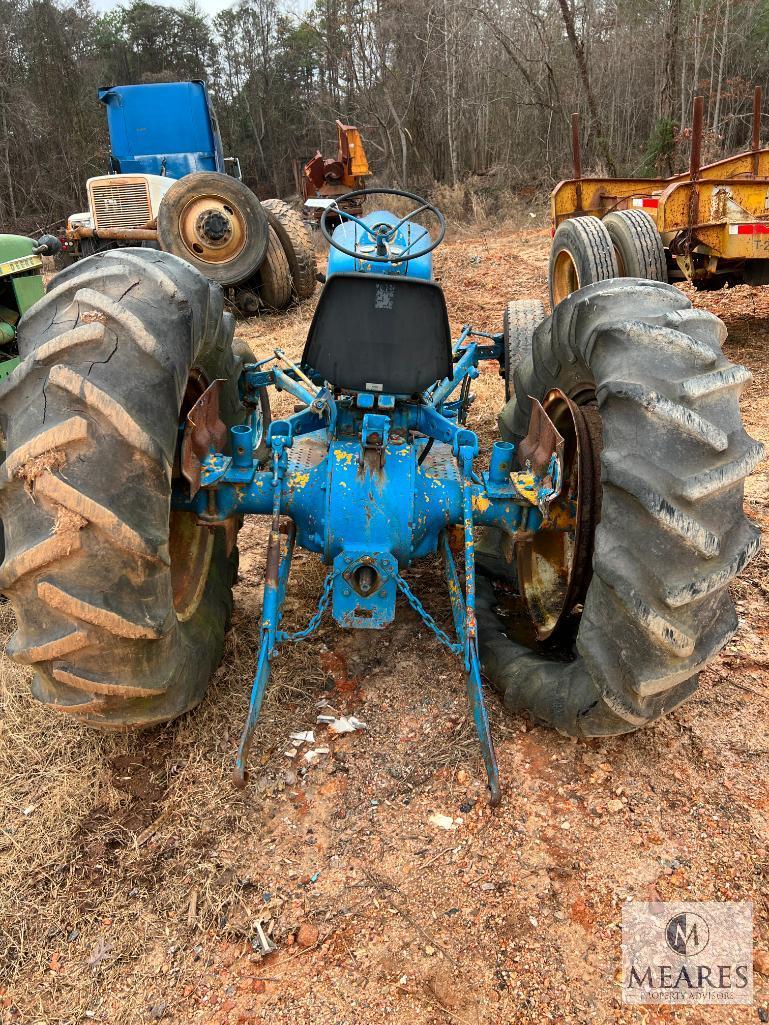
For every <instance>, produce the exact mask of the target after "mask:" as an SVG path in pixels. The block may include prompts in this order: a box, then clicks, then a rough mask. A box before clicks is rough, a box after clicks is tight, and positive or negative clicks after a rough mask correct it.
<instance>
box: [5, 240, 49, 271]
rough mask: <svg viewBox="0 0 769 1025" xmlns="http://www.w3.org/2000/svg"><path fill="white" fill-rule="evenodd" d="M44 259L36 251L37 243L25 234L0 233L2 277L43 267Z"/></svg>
mask: <svg viewBox="0 0 769 1025" xmlns="http://www.w3.org/2000/svg"><path fill="white" fill-rule="evenodd" d="M42 265H43V261H42V260H41V258H40V257H39V256H38V255H37V254H36V253H35V243H34V241H33V240H32V239H31V238H26V237H25V236H24V235H0V277H3V278H5V277H10V276H11V275H13V274H21V273H23V272H26V271H29V270H33V269H34V268H35V267H42Z"/></svg>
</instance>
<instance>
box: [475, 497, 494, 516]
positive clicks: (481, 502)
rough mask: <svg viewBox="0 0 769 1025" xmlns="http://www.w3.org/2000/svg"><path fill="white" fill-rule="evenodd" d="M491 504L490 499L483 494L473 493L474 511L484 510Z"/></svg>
mask: <svg viewBox="0 0 769 1025" xmlns="http://www.w3.org/2000/svg"><path fill="white" fill-rule="evenodd" d="M490 505H491V501H490V500H489V499H488V498H487V497H486V496H485V495H473V509H475V511H476V512H482V513H484V512H486V510H487V509H488V508H489V506H490Z"/></svg>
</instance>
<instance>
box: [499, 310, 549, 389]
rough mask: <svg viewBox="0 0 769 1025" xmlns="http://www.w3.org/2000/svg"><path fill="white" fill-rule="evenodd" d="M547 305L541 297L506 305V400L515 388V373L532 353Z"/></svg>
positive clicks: (504, 372)
mask: <svg viewBox="0 0 769 1025" xmlns="http://www.w3.org/2000/svg"><path fill="white" fill-rule="evenodd" d="M545 316H546V314H545V307H544V304H543V303H541V302H540V301H539V299H517V300H515V301H513V302H509V303H508V304H507V306H506V307H505V314H504V317H503V322H502V323H503V336H504V338H503V342H504V364H503V367H502V376H503V377H504V379H505V402H507V401H508V400H509V399H510V396H511V395H512V389H513V374H514V373H515V371H516V369H517V368H518V367H519V366H520V364H521V363H522V362H523V361H524V360H525V359H527V357H528V356H530V355H531V342H532V338H533V337H534V332H535V330H536V329H537V327H538V326H539V324H541V323H542V321H543V320H544V319H545Z"/></svg>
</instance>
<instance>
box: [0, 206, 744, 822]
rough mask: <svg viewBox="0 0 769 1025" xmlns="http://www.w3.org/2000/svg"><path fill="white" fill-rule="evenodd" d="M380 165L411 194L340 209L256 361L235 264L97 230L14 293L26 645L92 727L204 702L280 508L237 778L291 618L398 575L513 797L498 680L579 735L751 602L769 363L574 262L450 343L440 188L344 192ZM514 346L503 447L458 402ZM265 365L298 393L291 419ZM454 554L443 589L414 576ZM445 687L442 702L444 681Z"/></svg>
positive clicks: (682, 660) (723, 636) (15, 541)
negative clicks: (439, 252)
mask: <svg viewBox="0 0 769 1025" xmlns="http://www.w3.org/2000/svg"><path fill="white" fill-rule="evenodd" d="M377 192H379V193H380V194H381V193H382V192H384V194H385V195H386V196H387V198H388V202H390V201H392V200H393V199H395V198H400V201H401V202H403V201H404V200H405V201H407V202H408V201H410V202H411V203H412V204H413V205H414V206H413V209H412V210H411V213H410V214H407V215H406V216H404V217H399V216H396V215H394V214H393V213H392V212H389V211H387V210H379V211H373V212H371V213H369V214H368V215H366V216H365V217H364V218H362V219H361V218H358V217H357V216H356V215H351V214H349V213H346V212H345V211H342V210H338V211H332V210H328V209H327V210H326V211H325V213H324V215H323V217H322V218H321V224H320V228H321V231H322V232H323V234H324V236H325V238H326V240H327V241H328V242H329V244H330V246H331V251H330V258H329V273H328V278H327V282H326V284H325V285H324V288H323V291H322V292H321V296H320V300H319V302H318V306H317V309H316V311H315V315H314V318H313V321H312V325H311V326H310V330H309V334H308V337H307V342H306V346H305V349H304V354H303V357H302V359H301V361H298V362H294V361H292V360H291V359H290V358H289V357H288V356H287V355H286V354H285V352H283V351H282V350H280V349H275V350H274V356H270V357H267V358H266V359H264V360H262V361H261V362H259V363H257V362H251V360H252V359H253V357H246V362H245V364H244V363H243V361H242V359H238V358H237V354H236V351H234V350H233V348H232V332H233V321H232V318H231V317H230V316H229V315H227V314H225V313H224V312H223V297H222V292H221V289H220V288H219V286H218V285H215V284H213V283H211V282H210V281H209V280H208V279H207V278H205V277H204V276H203V275H202V274H201V273H200V272H199V271H198V270H197V269H196V268H194V267H193V266H191V265H190V264H189V263H187V262H186V261H184V260H180V259H178V258H177V257H176V256H174V255H172V254H170V253H164V252H153V251H148V250H146V249H138V248H135V249H129V248H124V249H119V250H113V251H110V252H105V253H100V254H98V255H95V256H92V257H91V258H90V259H87V260H83V261H81V262H79V263H77V264H75V265H73V266H71V267H70V268H68V269H67V270H66V271H64V272H62V273H61V274H60V275H58V277H57V278H56V279H55V280H54V282H53V283H52V286H51V288H50V289H49V291H48V293H47V295H46V296H45V297H44V298H43V299H42V300H41V301H40V302H38V303H36V304H35V305H34V306H33V307H32V308H31V309H30V310H29V311H28V312H27V313H26V314H25V316H24V317H23V318H22V321H21V324H20V327H19V350H20V352H21V353H22V355H23V359H22V361H21V363H20V364H19V365H18V366H17V367H16V368H15V370H13V371H12V373H11V374H10V375H9V377H8V378H6V380H5V381H2V382H0V423H2V425H3V427H4V428H5V429H6V432H7V438H8V446H7V449H8V451H7V457H6V460H5V463H4V465H3V473H2V476H1V478H0V516H1V517H2V520H3V521H4V522H5V523H6V525H7V528H8V529H7V534H6V542H7V552H6V558H5V561H4V562H3V564H2V567H0V590H1V591H3V592H5V593H7V595H8V596H9V598H10V600H11V601H12V603H13V607H14V612H15V615H16V620H17V629H16V632H15V633H14V635H13V637H11V638H10V640H9V642H8V646H7V651H8V653H9V654H10V655H11V656H12V657H13V658H15V659H16V660H17V661H19V662H21V663H23V664H25V665H31V666H32V667H33V668H34V670H35V679H34V682H33V685H32V687H33V693H34V694H35V695H36V696H37V697H38V698H39V699H40V700H41V701H43V702H45V703H47V704H48V705H49V706H50V707H51V708H52V709H56V710H58V711H60V712H64V713H67V714H69V715H72V716H74V717H75V718H78V719H80V720H81V721H82V722H85V723H89V724H91V725H94V726H100V727H103V728H127V727H130V726H146V725H150V724H152V723H159V722H163V721H165V720H168V719H171V718H173V717H174V716H176V715H180V714H182V713H183V712H186V711H188V710H189V709H191V708H192V707H193V706H194V705H196V704H197V703H198V702H199V701H200V700H201V699H202V698H203V695H204V693H205V689H206V686H207V684H208V681H209V679H210V678H211V676H212V675H213V674H214V672H215V670H216V666H217V665H218V663H219V661H220V659H221V657H222V652H223V648H224V643H225V633H226V630H227V626H228V622H229V619H230V611H231V606H232V590H231V589H232V584H233V581H234V579H235V576H236V572H237V547H236V539H237V533H238V529H239V527H240V526H241V524H242V522H243V517H244V516H245V515H246V514H260V515H262V516H265V517H266V518H267V522H268V523H270V524H271V527H270V529H269V540H268V542H267V545H266V553H265V556H266V558H265V587H264V595H263V601H262V611H261V622H260V627H259V633H258V642H257V647H258V656H257V659H256V665H257V668H256V672H255V677H254V682H253V686H252V692H251V703H250V707H249V712H248V717H247V721H246V726H245V729H244V731H243V735H242V738H241V742H240V745H239V748H238V751H237V755H236V771H235V779H236V782H237V783H238V784H243V783H244V782H245V777H246V766H247V761H248V750H249V745H250V744H251V741H252V738H253V739H254V740H255V743H256V745H257V746H258V745H259V744H260V743H262V742H263V735H262V734H261V733H260V732H259V727H258V725H257V719H258V714H259V709H260V706H261V703H262V699H263V696H264V692H265V687H266V686H267V681H268V679H269V676H270V673H271V668H272V666H273V665H274V664H275V663H276V662H277V661H278V659H279V658H280V655H281V652H283V651H285V645H287V644H290V643H292V642H299V641H302V640H304V639H306V638H309V637H310V636H311V635H313V634H314V633H315V631H316V630H318V629H320V627H321V621H322V618H323V616H324V613H326V612H327V611H328V613H329V614H330V616H329V618H332V619H333V620H335V622H336V624H337V626H338V627H353V628H355V629H367V630H385V629H387V627H388V625H389V624H390V623H391V622H392V620H393V618H394V616H395V615H396V602H397V603H398V605H399V606H400V607H401V608H402V607H403V606H405V605H407V606H408V607H410V609H411V610H412V612H413V613H415V614H416V615H417V616H418V618H419V621H420V625H421V626H422V628H423V630H422V635H421V636H422V638H423V639H422V642H421V643H422V644H423V645H425V647H424V649H420V652H419V656H418V657H419V659H420V662H421V663H422V664H424V665H426V666H428V667H429V668H428V669H427V670H426V673H427V672H429V673H430V675H431V676H432V678H433V679H432V681H431V682H432V683H433V684H434V683H435V676H436V673H435V667H434V665H430V663H431V661H432V660H434V659H435V658H436V654H437V650H438V649H437V645H438V644H440V645H442V646H445V647H446V648H448V650H449V651H451V652H453V653H454V654H455V655H456V656H457V658H458V660H459V664H460V666H461V668H462V670H464V676H465V682H466V685H467V690H468V697H469V703H470V706H471V710H472V716H473V720H474V722H475V725H476V728H477V731H478V734H479V737H480V740H481V748H482V752H483V757H484V761H485V764H486V769H487V774H488V780H489V786H490V791H491V800H492V803H494V804H496V803H497V801H498V800H499V796H500V787H499V779H498V773H497V768H496V762H495V758H494V750H493V746H492V740H491V732H490V728H489V722H488V718H487V715H486V710H485V705H484V695H483V681H484V680H485V681H487V682H488V683H489V684H491V686H493V687H494V688H495V689H496V690H497V691H499V692H500V694H501V695H502V698H503V701H504V705H505V707H506V709H507V710H508V711H510V712H513V713H518V712H527V713H528V714H529V715H530V716H531V717H532V718H533V719H534V720H535V721H536V722H537V723H547V724H549V725H551V726H553V727H555V728H556V729H557V730H559V731H560V732H562V733H567V734H572V735H575V736H580V737H589V736H605V735H608V734H619V733H627V732H630V731H632V730H635V729H637V728H638V727H640V726H642V725H643V724H644V723H648V722H652V721H654V720H655V719H657V718H658V717H659V716H661V715H662V714H664V713H665V712H667V711H669V710H670V709H671V708H674V707H675V706H676V705H677V704H678V703H679V702H681V701H683V700H684V699H685V698H687V697H689V696H690V695H691V694H693V693H694V691H695V690H696V688H697V678H698V673H699V672H700V670H701V669H703V668H704V667H705V666H706V665H707V664H708V662H710V660H711V659H712V658H713V657H714V656H715V654H716V653H717V652H718V651H719V650H720V648H721V647H722V646H723V645H724V644H725V643H726V641H727V640H728V638H729V637H730V636H731V634H732V633H733V632H734V630H735V629H736V627H737V617H736V614H735V610H734V606H733V604H732V601H731V598H730V595H729V586H728V585H729V582H730V580H731V578H732V577H733V576H734V575H735V574H736V573H737V572H739V571H740V570H741V569H742V568H743V567H744V566H745V565H746V564H747V562H748V561H749V560H750V558H751V557H752V556H753V555H755V553H756V551H757V548H758V538H759V532H758V530H757V528H756V527H755V526H754V525H752V524H750V523H749V522H748V520H747V519H746V518H745V514H744V510H743V484H744V478H745V476H746V475H747V474H748V473H749V472H750V470H751V469H752V468H753V467H754V466H755V465H756V463H757V462H758V461H759V460H760V459H761V457H762V454H763V450H762V447H761V445H759V444H758V443H757V442H754V441H753V440H752V439H750V438H749V437H748V435H747V434H746V433H745V431H744V429H743V427H742V422H741V419H740V411H739V395H740V391H741V389H742V388H743V386H744V385H745V384H746V382H747V381H748V380H749V379H750V374H749V372H748V371H747V370H746V369H745V368H744V367H740V366H735V365H732V364H731V363H730V362H729V361H728V360H727V359H726V357H725V356H724V355H723V353H722V351H721V341H722V339H723V325H722V324H721V323H720V321H718V320H717V318H715V317H714V316H712V315H711V314H709V313H707V312H705V311H703V310H695V309H693V308H692V306H691V303H690V302H689V300H688V299H687V297H686V296H685V295H684V294H683V293H682V291H681V290H680V289H678V288H675V287H673V286H671V285H669V284H663V283H661V282H658V281H649V280H644V279H641V278H633V279H623V280H619V279H618V280H613V281H599V282H597V283H595V284H592V285H590V286H588V287H586V288H583V289H580V290H579V291H577V292H575V293H574V294H573V295H571V296H569V297H568V298H567V299H566V300H565V301H564V302H563V303H562V304H561V305H559V306H558V307H557V308H556V309H555V310H554V311H553V314H552V316H551V317H549V318H546V319H544V320H543V319H541V313H542V310H541V307H539V306H538V304H536V303H532V302H531V301H529V302H528V303H526V304H525V305H524V306H521V305H520V304H516V305H514V306H513V308H512V309H510V308H509V309H508V314H507V316H506V317H505V323H504V327H503V330H502V331H500V332H499V333H497V334H486V333H484V332H480V331H473V330H472V329H471V328H470V327H469V326H466V327H465V328H464V329H463V330H462V331H461V333H460V335H459V337H458V338H457V339H456V340H454V341H452V339H451V334H450V327H449V319H448V313H447V308H446V303H445V298H444V294H443V291H442V289H441V287H440V285H439V284H438V283H437V282H436V281H435V280H434V277H433V274H432V262H431V261H432V257H431V253H432V250H433V249H435V247H436V246H437V245H438V244H439V243H440V241H441V239H442V238H443V234H444V228H445V224H444V220H443V217H442V215H441V214H440V212H439V211H438V210H437V209H436V208H435V207H434V206H432V205H431V204H428V203H427V202H426V201H425V200H423V199H421V198H420V197H418V196H414V195H411V194H408V193H402V192H401V193H399V192H395V191H394V190H373V189H370V190H365V192H364V195H361V194H360V193H358V194H355V193H354V194H353V196H352V197H351V199H352V200H353V201H355V200H360V199H363V198H366V197H369V196H371V195H372V194H375V193H377ZM331 213H336V214H337V216H339V217H341V218H342V220H343V222H344V223H343V224H341V225H339V226H337V228H336V229H334V231H333V233H332V232H331V231H330V230H329V228H328V217H329V215H330V214H331ZM423 213H424V214H426V213H430V214H431V215H432V216H433V218H434V220H435V222H436V223H437V225H438V231H437V233H436V232H434V233H433V235H430V233H429V232H428V231H427V229H425V228H423V227H421V226H420V225H419V224H418V223H416V222H415V220H414V218H415V217H416V215H418V214H419V215H421V214H423ZM583 219H584V218H576V219H575V221H574V222H566V223H567V224H568V223H578V222H579V221H581V220H583ZM593 219H595V218H593ZM647 220H648V219H647ZM596 223H598V224H599V225H600V224H601V222H600V221H597V222H596ZM649 223H650V224H651V222H650V221H649ZM494 363H499V364H502V365H503V370H504V375H505V384H506V392H507V394H509V396H510V399H509V401H508V402H507V403H506V405H505V406H504V408H503V410H502V412H501V414H500V418H499V429H500V435H501V437H500V438H499V439H498V440H496V441H495V443H494V444H493V445H492V446H490V451H489V452H487V454H486V455H485V456H483V457H482V455H481V452H480V448H479V438H478V435H477V434H476V433H475V431H474V430H472V428H471V426H470V425H469V424H468V423H467V415H468V410H469V408H470V406H471V402H472V392H471V386H472V382H473V380H474V379H475V378H477V377H478V375H479V373H480V371H481V367H482V366H483V365H484V364H486V365H493V364H494ZM275 389H278V390H280V391H282V392H284V393H286V394H287V395H291V396H292V397H293V398H294V399H295V400H296V401H297V403H298V406H297V407H296V408H295V411H294V412H293V414H287V415H285V416H283V417H281V418H279V419H276V420H273V421H271V419H270V404H269V399H268V397H267V396H268V394H269V392H271V391H273V390H275ZM487 459H488V461H487ZM476 527H477V528H479V529H480V528H482V529H483V532H484V536H483V537H482V538H481V537H477V536H476V529H475V528H476ZM295 547H296V548H297V549H301V548H304V549H305V550H306V551H308V552H312V553H315V554H316V556H317V557H318V559H319V561H321V562H323V564H324V565H325V567H326V571H327V573H326V577H325V584H324V585H323V587H322V590H321V591H320V594H319V595H318V602H317V605H316V607H315V611H314V614H313V615H312V617H311V618H310V619H309V621H307V622H306V623H305V624H304V625H301V624H297V623H295V622H293V623H292V622H291V620H292V619H293V616H292V615H291V613H290V609H289V608H288V607H287V606H286V605H285V604H284V601H283V599H284V597H285V595H286V592H287V588H288V587H289V571H290V568H291V562H292V555H293V551H294V548H295ZM436 557H441V558H442V560H443V570H444V575H445V586H444V588H443V594H442V601H441V600H440V593H439V592H438V590H437V589H435V588H433V589H431V590H428V591H427V592H425V590H424V589H423V588H422V587H420V585H419V578H418V577H417V578H416V579H415V578H414V576H412V575H410V570H411V568H412V567H413V566H415V565H419V564H422V565H423V566H424V565H425V560H427V561H428V562H430V561H431V560H434V559H435V558H436ZM427 606H429V609H428V607H427ZM516 609H517V610H518V611H519V613H520V615H516V612H515V610H516ZM521 629H524V630H527V631H528V633H521V632H520V630H521ZM426 634H427V635H429V637H430V638H431V639H432V640H433V641H434V646H433V647H427V646H426V644H427V642H426V641H425V640H424V638H425V635H426ZM328 636H329V637H330V636H331V635H328ZM374 636H375V635H374ZM245 637H246V635H245V634H244V635H243V636H242V637H241V639H240V641H239V642H238V643H239V644H241V645H242V644H243V643H245ZM312 675H314V674H311V676H312ZM300 684H301V686H313V684H312V683H311V682H309V681H308V682H305V681H304V680H301V681H297V686H299V685H300ZM442 686H443V687H444V688H446V689H445V690H444V691H437V692H436V690H435V687H434V686H433V688H432V690H431V688H430V687H427V688H426V689H425V694H424V700H425V701H429V700H431V699H432V700H435V699H436V697H437V700H440V701H441V702H444V701H445V700H447V699H449V700H450V694H451V690H450V688H451V687H452V684H451V683H450V682H445V683H443V684H442ZM694 714H696V712H695V713H694ZM380 728H382V727H381V726H380ZM385 728H386V727H385ZM233 754H235V752H234V750H233ZM266 761H267V756H266V755H265V753H264V752H261V754H260V756H259V757H258V758H257V759H254V762H258V764H259V765H260V766H261V765H264V764H266ZM252 764H253V763H252ZM256 771H261V770H259V769H257V770H256Z"/></svg>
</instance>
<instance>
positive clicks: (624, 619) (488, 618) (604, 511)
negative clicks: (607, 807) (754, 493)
mask: <svg viewBox="0 0 769 1025" xmlns="http://www.w3.org/2000/svg"><path fill="white" fill-rule="evenodd" d="M725 335H726V331H725V328H724V326H723V324H722V323H721V322H720V321H719V320H718V319H717V318H716V317H714V316H712V315H711V314H709V313H706V312H704V311H701V310H694V309H692V307H691V304H690V303H689V301H688V300H687V299H686V297H685V296H684V295H683V293H682V292H680V291H679V290H678V289H676V288H674V287H673V286H671V285H665V284H661V283H658V282H650V281H643V280H639V279H623V280H620V281H612V282H602V283H598V284H595V285H591V286H589V287H588V288H585V289H582V290H581V291H579V292H577V293H575V294H574V295H572V296H571V297H570V298H568V299H567V300H566V301H565V302H563V303H561V305H560V306H558V307H556V309H555V310H554V312H553V315H552V316H551V317H550V318H549V319H548V320H547V321H545V323H544V324H543V325H541V327H540V328H539V329H538V330H537V333H536V335H535V338H534V350H533V356H532V359H531V360H529V361H528V362H527V363H525V364H524V365H522V366H521V367H519V369H518V371H517V372H516V375H515V397H514V398H513V399H511V401H510V402H509V403H508V405H507V406H506V408H505V409H504V411H503V413H502V415H501V417H500V429H501V433H502V436H503V438H505V439H506V440H509V441H514V442H517V441H519V440H520V439H521V438H522V437H523V436H524V435H525V434H526V432H527V424H528V419H529V411H530V406H531V402H530V399H529V396H532V397H534V398H536V399H539V400H540V401H542V400H543V399H544V398H545V396H546V395H547V394H548V393H549V392H550V390H551V389H553V388H558V389H561V390H562V391H563V392H565V393H566V395H567V396H569V397H570V398H571V400H572V401H573V402H574V403H576V404H578V405H580V406H581V407H582V408H585V407H586V406H590V405H591V404H595V405H592V409H593V411H594V412H595V413H597V414H600V418H601V423H602V427H603V449H602V453H601V471H602V472H601V478H602V499H601V502H600V510H599V515H600V522H599V524H598V526H597V528H596V529H595V533H594V555H593V559H592V578H591V579H590V580H589V584H588V586H587V592H586V596H585V597H584V606H583V611H582V615H581V619H580V620H579V629H578V633H577V635H576V650H574V649H571V650H570V651H568V652H561V653H559V654H560V657H561V658H562V659H563V658H564V657H569V656H571V658H570V661H563V660H562V661H553V660H550V659H549V658H546V657H544V656H542V655H537V654H535V653H534V652H533V650H532V649H531V648H528V647H525V646H524V645H522V644H516V643H514V642H513V641H511V640H510V639H509V638H508V637H507V636H506V633H505V629H506V626H505V623H504V622H503V620H502V618H500V614H499V611H498V605H497V602H498V595H497V591H496V590H495V585H494V582H493V581H492V580H491V579H490V578H489V577H486V578H485V579H484V578H482V577H479V587H478V629H479V646H480V653H481V659H482V664H483V670H484V674H485V676H486V677H487V679H488V680H489V681H490V682H491V684H492V686H493V687H494V688H495V689H496V690H498V691H499V692H500V693H501V694H502V696H503V700H504V704H505V706H506V708H507V709H509V711H511V712H513V713H519V712H526V713H528V714H529V716H530V717H531V718H532V719H533V720H534V721H536V722H538V723H543V724H547V725H550V726H553V727H555V729H557V730H558V731H559V732H561V733H565V734H569V735H572V736H600V735H605V734H617V733H625V732H629V731H631V730H634V729H637V728H638V727H640V726H643V725H644V724H646V723H648V722H651V721H653V720H655V719H657V718H658V717H659V716H660V715H662V714H663V713H665V712H668V711H670V709H672V708H674V707H675V706H676V705H678V704H679V702H681V701H683V700H684V699H685V698H687V697H689V696H690V695H691V694H692V693H693V692H694V690H695V689H696V687H697V679H698V673H699V671H700V670H701V669H702V668H703V667H704V666H705V665H706V664H707V663H708V662H709V661H710V660H711V659H712V658H713V657H714V656H715V655H716V653H717V652H718V651H719V650H720V649H721V647H723V645H724V644H725V643H726V641H727V640H728V638H729V637H730V636H731V635H732V634H733V633H734V631H735V629H736V626H737V617H736V614H735V610H734V606H733V603H732V600H731V598H730V596H729V588H728V584H729V581H730V580H731V579H732V578H733V577H734V576H735V574H736V573H738V572H739V571H740V570H741V569H743V567H744V566H745V565H746V564H747V563H748V561H749V560H750V559H751V558H752V557H753V556H754V555H755V553H756V552H757V550H758V546H759V532H758V530H757V529H756V527H755V526H754V525H753V524H752V523H750V522H749V521H748V520H747V519H746V517H745V514H744V512H743V490H744V480H745V477H746V475H747V474H748V473H750V471H751V470H752V469H753V467H755V465H756V464H757V462H758V461H759V460H760V459H761V458H762V455H763V450H762V446H761V445H760V444H758V443H757V442H755V441H753V440H752V439H751V438H750V437H748V435H747V434H746V433H745V430H744V428H743V425H742V420H741V417H740V409H739V396H740V392H741V390H742V388H743V386H744V385H745V383H746V382H747V381H748V380H749V379H750V374H749V372H748V371H747V370H746V369H745V368H744V367H740V366H735V365H733V364H731V363H730V362H729V361H728V360H727V359H726V357H725V356H724V355H723V352H722V350H721V343H722V342H723V340H724V338H725ZM590 540H591V541H592V540H593V539H590Z"/></svg>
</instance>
